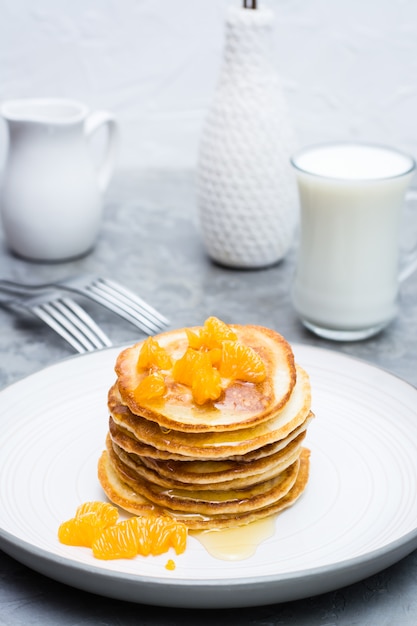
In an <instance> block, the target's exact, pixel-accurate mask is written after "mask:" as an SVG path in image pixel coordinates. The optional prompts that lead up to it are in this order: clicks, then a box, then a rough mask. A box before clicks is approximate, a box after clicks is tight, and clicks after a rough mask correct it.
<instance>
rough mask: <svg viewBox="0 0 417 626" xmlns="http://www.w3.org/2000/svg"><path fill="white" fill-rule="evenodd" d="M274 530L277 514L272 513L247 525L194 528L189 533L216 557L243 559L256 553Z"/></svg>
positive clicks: (233, 559)
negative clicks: (223, 527) (208, 528)
mask: <svg viewBox="0 0 417 626" xmlns="http://www.w3.org/2000/svg"><path fill="white" fill-rule="evenodd" d="M274 532H275V516H274V515H272V516H269V517H266V518H264V519H260V520H256V521H255V522H251V523H250V524H246V525H245V526H237V527H236V528H225V529H219V530H216V529H210V530H193V531H190V532H189V534H190V536H191V537H195V538H196V539H197V540H198V541H199V542H200V543H201V544H202V545H203V546H204V548H205V549H206V550H207V552H208V553H209V554H210V555H211V556H213V557H215V558H216V559H222V560H224V561H242V560H244V559H248V558H249V557H251V556H252V555H253V554H255V552H256V550H257V548H258V546H259V545H260V544H261V543H262V542H263V541H265V540H266V539H269V538H270V537H272V536H273V534H274Z"/></svg>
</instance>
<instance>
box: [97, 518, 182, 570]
mask: <svg viewBox="0 0 417 626" xmlns="http://www.w3.org/2000/svg"><path fill="white" fill-rule="evenodd" d="M186 545H187V527H186V526H185V525H184V524H182V523H180V522H175V521H174V520H172V518H168V517H163V516H155V517H153V516H151V517H132V518H130V519H129V520H127V521H125V522H120V523H119V524H116V525H115V526H110V527H109V528H106V529H105V530H104V531H103V532H102V533H101V535H100V536H99V537H98V539H96V541H95V542H94V543H93V545H92V549H93V554H94V556H95V557H96V558H98V559H105V560H109V559H129V558H133V557H135V556H137V555H138V554H140V555H142V556H149V555H150V554H151V555H153V556H157V555H159V554H163V553H164V552H167V551H168V550H169V548H171V547H173V548H174V549H175V551H176V553H177V554H181V553H182V552H184V550H185V548H186Z"/></svg>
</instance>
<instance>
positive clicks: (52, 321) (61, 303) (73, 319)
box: [30, 298, 112, 353]
mask: <svg viewBox="0 0 417 626" xmlns="http://www.w3.org/2000/svg"><path fill="white" fill-rule="evenodd" d="M30 308H31V309H32V311H33V312H34V313H35V314H36V315H38V317H40V318H41V319H42V320H43V321H44V322H46V323H47V324H49V326H51V328H53V329H54V330H55V331H56V332H58V333H59V334H60V335H61V336H62V337H64V338H65V339H66V340H67V341H68V342H69V343H70V344H71V345H72V346H73V348H75V349H76V350H77V351H78V352H80V353H84V352H91V351H93V350H96V349H100V348H103V347H109V346H111V345H112V344H111V342H110V340H109V339H108V337H106V335H105V334H104V333H103V331H102V330H101V329H100V328H99V327H98V326H97V325H96V324H95V322H94V321H93V320H92V319H91V318H90V316H89V315H88V314H87V313H86V312H85V311H84V310H83V309H82V308H81V307H79V306H78V305H77V304H76V303H75V302H74V301H72V300H71V299H70V298H58V299H55V300H53V301H50V302H44V303H39V304H35V305H32V306H31V307H30Z"/></svg>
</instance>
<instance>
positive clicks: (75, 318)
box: [55, 298, 112, 348]
mask: <svg viewBox="0 0 417 626" xmlns="http://www.w3.org/2000/svg"><path fill="white" fill-rule="evenodd" d="M55 304H56V306H57V308H59V310H60V311H61V312H62V313H64V314H65V315H67V317H68V319H70V320H71V321H72V323H73V324H74V325H75V326H76V327H77V328H79V329H80V331H81V332H83V333H84V334H85V335H86V337H88V339H89V340H90V341H91V342H92V343H93V345H94V346H95V347H96V348H103V347H106V348H110V347H111V345H112V342H111V341H110V339H109V338H108V337H107V335H106V334H105V333H104V332H103V331H102V330H101V328H100V327H99V326H98V325H97V324H96V323H95V321H94V320H93V319H92V318H91V317H90V316H89V315H88V313H87V312H86V311H84V309H83V308H81V307H80V306H79V305H78V304H77V303H76V302H74V300H72V299H71V298H60V299H59V300H56V302H55Z"/></svg>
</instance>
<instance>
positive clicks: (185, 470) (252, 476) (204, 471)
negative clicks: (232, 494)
mask: <svg viewBox="0 0 417 626" xmlns="http://www.w3.org/2000/svg"><path fill="white" fill-rule="evenodd" d="M303 438H304V433H302V434H301V435H299V436H298V437H296V438H295V439H294V441H292V442H291V443H289V444H288V446H287V447H286V448H284V450H281V451H280V452H277V453H275V454H272V455H269V456H266V457H263V458H260V459H257V460H255V461H252V462H247V463H245V462H242V461H240V462H239V461H190V462H188V463H183V462H176V463H174V464H171V463H169V462H168V463H167V462H164V461H162V462H161V461H159V462H158V461H155V460H154V459H150V458H146V457H140V456H138V455H136V454H129V453H127V452H125V451H124V450H123V449H122V448H120V447H119V446H117V445H116V444H115V443H113V442H111V440H110V441H109V442H108V443H107V445H108V447H109V446H110V445H111V446H112V447H113V452H114V453H115V454H116V455H117V456H118V458H119V460H120V461H121V462H122V464H124V465H127V466H128V467H129V468H130V469H132V470H133V471H134V473H135V474H137V475H138V476H140V477H142V478H144V479H145V480H146V481H148V482H149V483H155V484H156V485H159V486H161V487H165V488H167V489H172V488H177V489H185V490H195V489H199V490H202V489H207V490H210V489H213V485H216V489H217V490H225V489H243V488H244V487H248V486H249V485H255V484H256V483H259V482H263V481H265V480H268V479H270V478H274V477H275V476H277V475H278V474H280V473H281V472H282V471H283V470H284V469H286V468H287V467H288V466H289V465H291V464H292V463H294V462H295V461H296V460H297V458H298V456H299V454H300V448H301V441H302V440H303ZM167 468H168V469H167Z"/></svg>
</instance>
